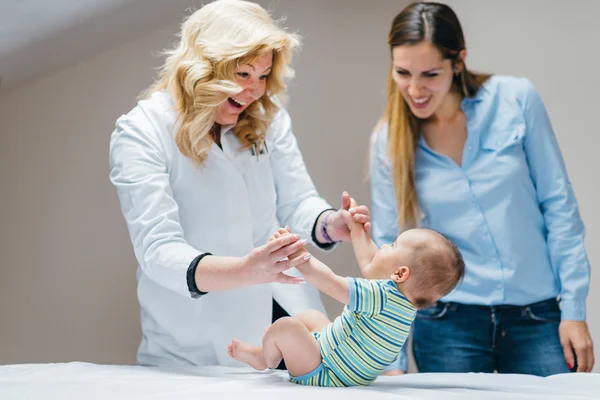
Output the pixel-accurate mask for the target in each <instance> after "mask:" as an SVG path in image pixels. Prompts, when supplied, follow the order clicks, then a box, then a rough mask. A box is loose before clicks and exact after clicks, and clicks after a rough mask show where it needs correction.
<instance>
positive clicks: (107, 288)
mask: <svg viewBox="0 0 600 400" xmlns="http://www.w3.org/2000/svg"><path fill="white" fill-rule="evenodd" d="M261 3H262V4H267V5H271V6H272V8H273V9H274V11H275V14H276V15H278V16H281V15H286V16H287V25H288V26H289V27H290V28H291V29H292V30H297V31H298V32H299V33H300V34H301V35H302V36H303V37H304V41H303V43H304V44H303V48H302V51H301V52H300V53H299V54H298V55H297V56H296V58H295V60H294V67H295V69H296V71H297V77H296V79H295V80H294V82H293V83H292V85H291V87H290V100H291V101H290V104H289V105H290V112H291V114H292V118H293V124H294V131H295V133H296V135H297V137H298V141H299V143H300V147H301V149H302V151H303V153H304V156H305V160H306V163H307V165H308V168H309V171H310V172H311V174H312V177H313V180H314V181H315V183H316V185H317V187H318V189H319V190H320V192H321V194H322V195H323V196H324V197H326V198H327V199H329V201H330V202H332V203H333V204H334V205H336V206H337V205H338V202H339V196H340V194H341V191H342V190H348V191H349V192H350V193H351V194H352V195H353V196H355V197H356V198H357V199H358V200H359V201H361V202H364V203H367V204H369V203H370V199H369V190H368V184H367V182H366V180H365V179H364V177H365V174H366V157H367V142H368V135H369V133H370V131H371V129H372V127H373V126H374V124H375V123H376V121H377V119H378V118H379V116H380V114H381V112H382V110H383V106H384V102H385V79H386V74H387V69H388V65H389V50H388V48H387V45H386V37H387V32H388V29H389V27H390V23H391V19H392V18H393V16H394V15H395V14H397V13H398V12H399V11H400V10H401V8H402V7H403V6H404V5H405V4H407V2H406V1H387V0H386V1H383V0H379V1H367V0H328V1H319V0H303V1H292V0H279V1H270V2H266V1H263V2H261ZM448 3H449V4H451V5H452V6H453V7H454V8H455V10H456V11H457V13H458V15H459V17H460V18H461V21H462V23H463V25H464V30H465V34H466V36H467V46H468V51H469V58H468V64H469V66H470V67H471V68H474V69H479V70H485V71H489V72H494V73H505V74H514V75H524V76H528V77H529V78H530V79H532V81H533V82H534V83H535V84H536V85H537V87H538V89H539V90H540V92H541V94H542V96H543V97H544V100H545V101H546V105H547V107H548V110H549V113H550V116H551V118H552V120H553V122H554V126H555V129H556V132H557V136H558V139H559V142H560V145H561V147H562V149H563V153H564V157H565V160H566V163H567V167H568V170H569V173H570V176H571V178H572V181H573V186H574V188H575V191H576V194H577V197H578V199H579V201H580V206H581V212H582V214H583V217H584V220H585V222H586V225H587V227H588V239H587V247H588V251H589V256H590V260H591V262H592V265H594V264H595V262H596V260H598V259H599V257H600V254H599V252H598V250H596V249H595V248H594V246H593V243H594V242H595V241H597V240H598V238H599V237H600V220H599V218H600V217H599V216H598V215H597V214H596V213H594V208H593V206H594V201H596V202H597V200H598V199H599V198H600V194H599V193H598V189H597V188H595V187H594V185H592V184H591V183H592V182H594V180H593V176H592V174H593V172H594V169H595V168H597V167H598V161H597V160H596V159H595V158H594V157H593V154H592V151H593V149H594V148H597V146H598V144H599V143H598V141H599V139H598V138H597V135H595V126H594V125H592V121H593V119H592V117H591V116H592V115H594V113H595V112H596V110H597V109H598V105H599V104H598V100H597V97H596V95H597V94H596V92H597V88H598V87H600V85H599V84H600V82H599V78H598V76H599V75H598V74H597V73H596V72H595V70H594V69H595V66H596V65H597V64H598V63H599V62H600V59H599V58H600V56H599V55H598V52H597V51H596V50H595V48H596V45H597V43H595V41H594V38H597V37H598V33H599V31H598V27H597V26H596V25H595V24H594V21H593V20H592V17H593V16H594V15H598V14H599V13H600V2H596V1H593V0H587V1H585V0H579V1H576V2H551V1H543V0H528V1H527V2H523V1H516V0H511V1H502V2H499V1H490V0H479V1H471V0H468V1H467V0H463V1H460V0H457V1H448ZM572 4H576V5H577V6H576V7H575V6H573V5H572ZM178 22H179V21H176V20H171V19H168V20H165V25H164V28H162V29H159V30H156V31H153V32H150V33H148V34H145V35H144V36H141V37H138V38H132V39H131V40H130V41H128V42H123V43H122V44H121V45H120V46H118V47H115V48H113V49H110V50H108V51H106V52H103V53H101V54H97V55H96V56H94V57H91V58H88V59H85V60H83V61H81V62H79V63H77V64H75V65H72V66H69V67H68V68H65V69H62V70H60V71H55V72H52V73H51V74H49V75H47V76H44V77H40V78H38V79H35V80H32V81H30V82H28V83H27V84H26V85H23V86H21V87H19V88H17V89H15V90H12V91H10V92H8V93H3V94H1V95H0V183H1V188H2V189H1V190H2V197H1V198H2V200H1V203H0V204H1V207H0V221H2V229H0V235H1V236H0V254H2V258H1V259H0V363H2V364H8V363H21V362H60V361H70V360H81V361H90V362H97V363H125V364H127V363H133V362H134V361H135V352H136V348H137V344H138V342H139V335H140V330H139V315H138V304H137V301H136V293H135V260H134V257H133V252H132V250H131V246H130V243H129V240H128V235H127V232H126V228H125V224H124V222H123V219H122V217H121V215H120V211H119V205H118V202H117V197H116V194H115V192H114V190H113V188H112V186H111V185H110V183H109V180H108V139H109V135H110V133H111V131H112V129H113V127H114V122H115V120H116V118H117V117H118V116H119V115H120V114H121V113H124V112H127V111H128V110H129V109H130V108H131V107H132V106H133V105H134V104H135V96H136V95H137V94H138V93H139V91H140V90H142V89H144V88H145V87H146V86H147V85H149V84H150V82H151V81H152V77H153V70H152V68H153V67H157V66H159V65H160V59H159V58H157V57H155V56H154V54H153V51H157V50H160V49H162V48H164V47H165V46H167V45H168V44H169V43H171V42H172V41H173V40H174V39H175V38H174V36H173V34H174V33H175V32H177V30H178ZM320 258H321V259H322V260H324V261H325V262H326V263H328V264H329V265H330V266H331V267H332V268H333V269H334V270H336V271H337V272H338V273H340V274H347V275H358V268H357V267H356V265H355V264H356V263H355V261H354V259H353V257H352V252H351V249H350V248H349V246H341V247H340V248H339V249H338V250H337V251H336V252H334V253H330V254H324V255H322V256H321V257H320ZM598 285H599V284H598V283H597V280H596V278H595V277H594V278H593V281H592V289H591V294H590V296H589V299H588V308H589V311H588V316H589V322H590V325H591V329H592V333H593V335H594V338H595V339H596V342H597V343H598V342H600V318H598V317H597V315H598V305H597V304H598V300H600V297H599V296H600V295H599V294H598V289H599V287H598ZM325 302H326V306H327V309H328V311H329V313H330V316H332V317H333V316H335V315H337V313H339V311H340V310H341V306H340V305H339V304H337V303H336V302H335V301H333V300H331V299H329V298H325ZM598 346H600V344H598ZM598 346H597V347H598ZM596 354H597V355H598V352H597V353H596ZM411 368H412V367H411ZM597 370H598V369H597Z"/></svg>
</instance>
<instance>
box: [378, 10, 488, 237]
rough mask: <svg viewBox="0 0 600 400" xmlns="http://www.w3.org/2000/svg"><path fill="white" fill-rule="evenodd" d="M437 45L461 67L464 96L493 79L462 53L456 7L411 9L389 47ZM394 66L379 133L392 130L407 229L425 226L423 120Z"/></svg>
mask: <svg viewBox="0 0 600 400" xmlns="http://www.w3.org/2000/svg"><path fill="white" fill-rule="evenodd" d="M423 41H429V42H431V43H432V44H433V45H434V46H435V47H436V48H437V49H438V50H439V51H440V53H441V55H442V57H443V58H444V59H448V60H450V61H451V62H452V66H453V68H458V67H460V71H459V73H457V74H455V75H454V77H453V82H452V89H451V90H455V91H457V92H459V93H460V94H461V95H462V96H463V97H472V96H474V95H475V94H476V93H477V91H478V90H479V89H480V88H481V86H483V84H484V83H485V81H486V80H487V79H488V78H489V77H490V75H489V74H478V73H474V72H471V71H469V70H468V69H467V67H466V65H465V63H464V60H461V59H460V56H459V55H460V52H461V51H462V50H464V49H465V48H466V47H465V39H464V36H463V32H462V28H461V26H460V22H459V21H458V17H457V16H456V14H455V13H454V11H452V9H451V8H450V7H448V6H447V5H445V4H440V3H434V2H417V3H413V4H410V5H409V6H407V7H406V8H405V9H404V10H403V11H402V12H401V13H400V14H398V15H397V16H396V18H394V21H393V23H392V29H391V31H390V33H389V37H388V43H389V45H390V48H391V50H393V49H394V47H397V46H404V45H408V46H413V45H416V44H419V43H421V42H423ZM393 74H394V66H393V65H392V66H391V68H390V71H389V74H388V78H387V105H386V108H385V112H384V114H383V117H382V118H381V120H380V121H379V123H378V124H377V127H376V128H375V132H377V131H379V130H381V128H382V127H383V126H385V124H387V127H388V143H387V151H388V156H389V159H390V162H391V166H392V174H393V181H394V191H395V195H396V207H397V210H398V221H397V222H398V224H399V225H400V226H402V227H403V228H414V227H417V226H419V222H420V219H419V218H418V216H419V215H420V208H419V202H418V198H417V190H416V185H415V158H416V149H417V143H418V138H419V134H420V127H421V123H422V121H421V120H419V119H417V118H416V117H415V116H414V114H413V113H412V111H411V110H410V108H409V106H408V104H407V103H406V101H405V100H404V98H403V96H402V93H400V90H399V89H398V87H397V86H396V82H395V81H394V76H393Z"/></svg>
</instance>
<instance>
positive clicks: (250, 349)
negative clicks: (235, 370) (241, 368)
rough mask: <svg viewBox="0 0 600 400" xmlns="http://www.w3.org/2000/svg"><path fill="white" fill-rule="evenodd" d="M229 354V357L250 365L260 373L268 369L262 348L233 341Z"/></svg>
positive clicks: (228, 350) (228, 348) (229, 347)
mask: <svg viewBox="0 0 600 400" xmlns="http://www.w3.org/2000/svg"><path fill="white" fill-rule="evenodd" d="M227 354H229V357H231V358H235V359H236V360H238V361H241V362H243V363H245V364H248V365H249V366H251V367H252V368H254V369H257V370H259V371H263V370H265V369H267V363H266V361H265V357H264V356H263V351H262V348H261V347H258V346H253V345H251V344H248V343H244V342H242V341H240V340H237V339H233V340H232V341H231V344H230V345H229V346H228V347H227Z"/></svg>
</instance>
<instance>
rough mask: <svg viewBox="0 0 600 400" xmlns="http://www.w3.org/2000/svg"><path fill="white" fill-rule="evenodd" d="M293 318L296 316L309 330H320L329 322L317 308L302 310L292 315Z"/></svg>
mask: <svg viewBox="0 0 600 400" xmlns="http://www.w3.org/2000/svg"><path fill="white" fill-rule="evenodd" d="M294 318H298V319H299V320H300V321H301V322H302V323H303V324H304V326H306V328H307V329H308V331H309V332H321V331H322V330H323V328H325V327H326V326H327V325H329V324H330V323H331V321H330V320H329V318H327V316H326V315H325V314H323V313H322V312H321V311H318V310H306V311H302V312H301V313H299V314H296V315H294Z"/></svg>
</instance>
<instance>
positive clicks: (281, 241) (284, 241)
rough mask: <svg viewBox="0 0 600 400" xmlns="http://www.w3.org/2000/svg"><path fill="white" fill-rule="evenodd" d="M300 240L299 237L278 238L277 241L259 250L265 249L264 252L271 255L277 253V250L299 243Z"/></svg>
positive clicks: (286, 236) (284, 236) (285, 236)
mask: <svg viewBox="0 0 600 400" xmlns="http://www.w3.org/2000/svg"><path fill="white" fill-rule="evenodd" d="M273 236H275V235H273ZM299 239H300V236H299V235H283V236H281V237H279V238H276V239H275V240H271V241H270V242H268V243H267V244H265V245H264V246H262V247H259V249H261V250H263V249H264V251H265V252H266V253H267V255H270V254H272V253H273V252H276V251H277V250H279V249H281V248H283V247H285V246H288V245H290V244H292V243H294V242H297V241H298V240H299ZM284 257H285V256H284ZM281 258H283V257H281ZM281 258H279V259H278V260H281Z"/></svg>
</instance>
